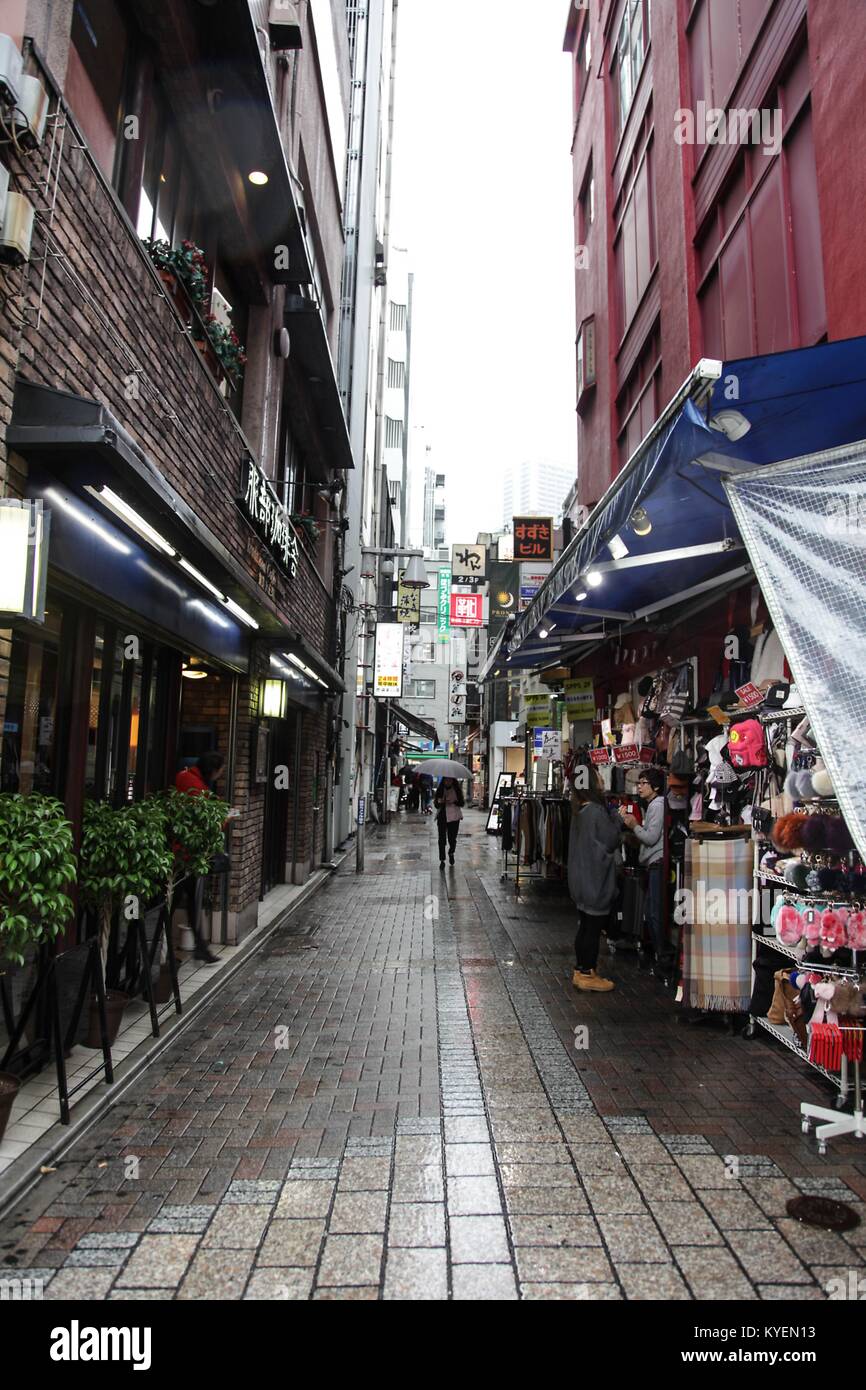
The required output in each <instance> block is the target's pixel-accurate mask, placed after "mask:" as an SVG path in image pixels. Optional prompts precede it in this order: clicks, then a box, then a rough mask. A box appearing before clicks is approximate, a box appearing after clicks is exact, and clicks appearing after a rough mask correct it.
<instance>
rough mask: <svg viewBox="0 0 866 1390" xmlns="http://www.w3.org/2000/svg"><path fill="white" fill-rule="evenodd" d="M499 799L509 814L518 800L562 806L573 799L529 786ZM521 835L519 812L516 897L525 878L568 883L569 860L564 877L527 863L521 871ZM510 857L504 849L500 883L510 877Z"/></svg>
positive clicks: (516, 838)
mask: <svg viewBox="0 0 866 1390" xmlns="http://www.w3.org/2000/svg"><path fill="white" fill-rule="evenodd" d="M499 799H500V802H501V803H502V804H503V805H505V806H507V807H508V814H509V815H510V814H511V807H512V806H513V805H514V804H515V803H516V802H517V803H521V802H524V801H534V802H539V801H546V802H551V803H556V804H557V805H560V806H562V805H569V804H570V800H571V798H570V797H568V796H561V795H558V794H557V793H556V792H547V791H545V792H539V791H534V790H532V789H531V788H529V787H516V788H514V789H513V790H512V791H511V792H510V793H508V794H507V795H505V796H501V797H500V798H499ZM520 835H521V828H520V815H519V814H518V817H517V831H516V834H515V838H514V850H513V852H512V853H513V859H514V895H515V897H518V896H519V895H520V883H521V880H524V881H525V880H527V879H538V880H542V881H543V882H545V883H566V884H567V883H568V864H567V862H566V864H565V865H564V868H565V874H564V876H563V878H562V879H557V878H553V877H551V876H550V875H548V874H546V873H544V872H536V871H533V870H532V869H531V868H528V867H527V866H526V865H523V866H522V871H521V863H520ZM508 857H509V851H508V850H507V849H503V867H502V874H501V875H500V880H499V881H500V883H504V882H505V881H506V879H507V878H508ZM542 862H543V860H537V861H536V863H542Z"/></svg>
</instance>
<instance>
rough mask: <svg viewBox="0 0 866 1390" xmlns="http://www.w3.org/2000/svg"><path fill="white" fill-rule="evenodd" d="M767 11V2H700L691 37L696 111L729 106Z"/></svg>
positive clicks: (692, 21) (690, 53) (690, 61)
mask: <svg viewBox="0 0 866 1390" xmlns="http://www.w3.org/2000/svg"><path fill="white" fill-rule="evenodd" d="M766 9H767V5H766V0H698V3H697V4H696V5H695V7H694V11H693V13H692V16H691V22H690V24H689V35H688V42H689V67H690V70H691V78H692V104H693V109H694V105H695V104H696V103H697V102H698V101H705V102H706V103H707V106H721V107H726V106H727V101H728V97H729V96H730V94H731V92H732V90H733V87H734V83H735V81H736V77H737V73H738V72H739V70H740V68H741V67H742V65H743V62H744V61H745V59H746V58H747V57H748V55H749V52H750V51H751V48H752V45H753V43H754V41H755V39H756V37H757V34H758V29H759V27H760V23H761V19H762V18H763V16H764V13H765V11H766Z"/></svg>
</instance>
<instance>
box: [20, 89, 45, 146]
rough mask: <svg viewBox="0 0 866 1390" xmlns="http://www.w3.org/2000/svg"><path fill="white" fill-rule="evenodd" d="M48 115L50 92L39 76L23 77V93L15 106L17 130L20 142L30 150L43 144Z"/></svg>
mask: <svg viewBox="0 0 866 1390" xmlns="http://www.w3.org/2000/svg"><path fill="white" fill-rule="evenodd" d="M47 115H48V93H47V92H46V90H45V88H44V87H43V85H42V83H41V82H40V81H39V78H38V77H29V76H26V75H25V76H24V77H22V79H21V95H20V97H19V98H18V105H17V107H16V108H15V116H14V121H15V130H16V132H17V135H18V140H19V142H20V144H22V145H24V146H25V148H26V149H28V150H35V149H36V147H37V145H41V143H42V136H43V135H44V133H45V118H46V116H47Z"/></svg>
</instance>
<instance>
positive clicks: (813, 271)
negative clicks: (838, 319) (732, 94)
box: [697, 49, 827, 358]
mask: <svg viewBox="0 0 866 1390" xmlns="http://www.w3.org/2000/svg"><path fill="white" fill-rule="evenodd" d="M805 61H806V51H805V49H804V50H803V63H805ZM801 79H802V72H801V65H800V63H795V64H794V66H793V68H792V69H791V71H790V74H789V77H788V78H787V79H786V80H785V82H783V84H782V88H781V90H780V92H779V94H778V96H775V95H774V97H773V98H772V99H773V100H775V101H776V102H777V103H778V105H779V107H780V109H782V110H783V111H784V113H785V118H786V121H787V122H788V124H787V130H786V131H785V135H784V139H783V141H782V144H781V148H780V151H779V152H778V153H776V154H775V155H773V156H770V157H768V156H767V155H766V154H764V152H763V150H762V149H760V148H754V147H752V146H745V147H744V149H743V152H742V155H741V157H740V160H739V161H738V163H737V166H736V167H735V169H734V170H733V171H732V173H731V175H730V177H729V180H728V183H727V186H726V188H725V189H724V190H723V192H722V197H721V198H720V199H719V200H718V202H717V205H716V206H714V207H713V209H712V211H711V212H710V214H709V215H708V217H707V218H706V219H705V222H704V225H703V226H702V227H701V229H700V234H699V238H698V242H697V250H698V265H699V269H700V271H701V273H702V274H703V280H702V282H701V284H700V285H699V288H698V301H699V304H700V309H701V320H702V326H703V337H704V351H705V353H706V354H707V355H711V356H716V357H721V358H725V357H727V358H733V357H750V356H753V355H755V354H763V353H769V352H783V351H785V350H786V349H789V348H796V347H810V346H812V345H814V344H815V343H817V342H820V341H821V339H822V338H823V337H824V336H825V334H826V332H827V308H826V301H825V293H824V272H823V254H822V249H821V227H820V222H819V216H818V187H817V174H816V164H815V148H814V143H813V136H812V116H811V108H810V104H809V100H808V91H807V89H806V88H805V87H804V85H803V82H802V80H801ZM789 118H790V119H789Z"/></svg>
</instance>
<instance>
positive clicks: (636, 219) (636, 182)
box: [614, 143, 656, 337]
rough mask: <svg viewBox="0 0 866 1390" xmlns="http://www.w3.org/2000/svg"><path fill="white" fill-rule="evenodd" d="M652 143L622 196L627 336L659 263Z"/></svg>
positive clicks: (619, 257)
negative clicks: (657, 258) (657, 262)
mask: <svg viewBox="0 0 866 1390" xmlns="http://www.w3.org/2000/svg"><path fill="white" fill-rule="evenodd" d="M652 152H653V151H652V144H651V143H650V144H648V145H647V148H646V151H645V153H644V155H643V157H642V159H641V160H640V161H639V163H638V165H637V169H636V172H635V175H634V178H633V180H632V182H631V184H630V186H629V189H628V192H627V195H626V196H625V198H624V199H621V200H620V202H621V211H620V212H619V216H618V220H617V236H616V242H615V245H614V255H615V257H616V269H617V282H618V288H619V306H620V337H624V336H625V333H626V330H627V329H628V326H629V324H630V323H631V321H632V319H633V318H634V315H635V311H636V310H637V307H638V305H639V304H640V301H641V298H642V296H643V293H644V291H645V290H646V287H647V285H648V284H649V281H650V277H651V276H652V272H653V269H654V268H655V263H656V217H655V188H654V181H653V176H652V172H653V171H652Z"/></svg>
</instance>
